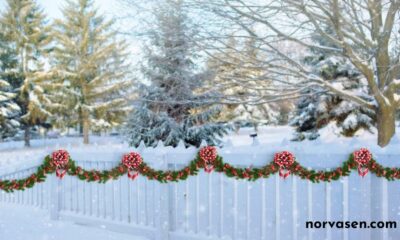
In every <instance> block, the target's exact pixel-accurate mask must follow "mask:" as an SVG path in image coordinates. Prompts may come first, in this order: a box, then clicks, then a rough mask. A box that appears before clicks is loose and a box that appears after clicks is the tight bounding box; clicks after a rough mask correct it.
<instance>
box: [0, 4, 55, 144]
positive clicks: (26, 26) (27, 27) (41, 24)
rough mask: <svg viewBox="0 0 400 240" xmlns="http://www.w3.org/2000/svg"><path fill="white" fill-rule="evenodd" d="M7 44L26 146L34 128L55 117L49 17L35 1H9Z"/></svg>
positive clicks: (3, 22)
mask: <svg viewBox="0 0 400 240" xmlns="http://www.w3.org/2000/svg"><path fill="white" fill-rule="evenodd" d="M0 25H1V29H2V32H3V35H4V38H5V42H6V44H7V45H8V46H9V47H10V51H9V53H11V54H13V57H12V58H13V59H14V60H15V62H14V64H15V65H14V66H13V68H14V70H13V71H12V73H11V74H12V75H13V76H9V77H10V78H8V79H7V81H8V83H9V84H10V85H11V87H12V89H13V90H14V91H15V93H16V94H17V98H16V102H17V104H18V106H19V108H20V109H21V117H20V119H21V123H22V127H23V128H24V130H25V146H30V131H31V127H32V126H35V125H38V124H42V123H44V121H46V119H47V118H48V117H49V116H51V112H50V110H51V108H52V107H55V106H53V105H52V99H51V94H50V92H51V88H52V81H51V76H50V75H49V72H47V71H46V69H45V62H46V61H45V56H46V55H47V53H48V52H49V51H50V50H51V48H50V47H51V36H50V28H49V25H48V24H47V21H46V16H45V14H44V13H43V11H42V10H41V9H40V8H39V6H38V5H37V3H36V1H34V0H7V6H6V10H5V11H4V12H3V13H2V16H1V19H0Z"/></svg>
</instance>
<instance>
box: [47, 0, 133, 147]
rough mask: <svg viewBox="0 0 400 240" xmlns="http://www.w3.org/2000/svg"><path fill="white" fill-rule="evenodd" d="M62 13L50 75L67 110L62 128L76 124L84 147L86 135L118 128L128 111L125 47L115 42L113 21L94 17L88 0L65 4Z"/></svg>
mask: <svg viewBox="0 0 400 240" xmlns="http://www.w3.org/2000/svg"><path fill="white" fill-rule="evenodd" d="M62 12H63V15H64V19H62V20H57V21H56V26H55V31H54V35H55V39H56V48H55V50H54V65H55V68H54V72H56V73H57V75H58V80H59V81H60V83H62V85H63V88H62V89H60V91H59V92H60V96H59V99H60V100H61V101H62V102H63V103H64V105H65V109H64V111H63V112H62V113H61V114H59V117H60V118H62V119H64V124H66V125H74V124H80V125H81V126H82V128H83V137H84V140H83V141H84V143H85V144H87V143H89V132H90V130H95V131H99V130H102V129H104V128H106V129H109V128H112V127H115V126H117V125H119V124H120V123H121V122H122V121H123V119H124V117H125V116H126V115H127V112H128V110H129V108H127V105H126V100H125V97H124V95H125V94H126V93H127V89H129V87H130V81H128V80H126V75H127V64H126V53H125V52H124V49H125V48H126V44H125V43H124V42H123V41H119V40H117V36H116V32H115V31H114V30H112V27H113V21H109V20H107V19H105V17H104V16H102V15H101V14H99V13H98V10H97V9H96V8H95V7H94V5H93V1H92V0H74V1H67V5H66V7H65V8H64V9H63V11H62Z"/></svg>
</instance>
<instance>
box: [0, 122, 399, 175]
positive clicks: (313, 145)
mask: <svg viewBox="0 0 400 240" xmlns="http://www.w3.org/2000/svg"><path fill="white" fill-rule="evenodd" d="M398 125H399V124H398ZM293 132H294V131H293V128H292V127H288V126H264V127H260V128H259V129H258V133H257V134H258V136H257V138H256V141H257V142H258V144H259V145H260V146H268V147H270V148H275V149H276V150H277V151H278V150H284V149H288V150H295V151H297V152H299V151H301V152H310V151H312V152H323V153H326V152H331V153H337V152H349V153H350V152H352V151H353V150H354V149H355V148H358V147H368V148H369V149H370V150H371V151H373V152H374V153H388V152H390V153H400V127H398V128H397V133H396V135H395V136H394V137H393V139H392V141H391V143H390V144H389V145H388V146H387V147H385V148H380V147H379V146H377V145H376V135H375V134H373V133H370V132H366V131H361V132H359V133H358V134H357V135H356V136H355V137H352V138H346V137H343V136H340V134H339V132H338V131H337V129H336V128H335V126H334V124H331V125H328V126H327V127H325V128H324V129H322V130H321V131H320V135H321V136H320V137H319V138H318V139H316V140H314V141H309V140H305V141H301V142H293V141H291V140H290V139H292V137H293ZM251 133H254V129H253V128H241V129H240V131H239V132H238V133H235V132H231V133H230V134H229V135H227V136H225V137H224V138H223V139H222V141H223V144H224V145H225V146H231V145H233V146H249V145H252V144H253V139H252V138H251V137H250V136H249V135H250V134H251ZM90 141H91V144H89V145H83V144H82V142H83V139H82V138H79V137H60V138H57V139H36V140H32V141H31V145H32V147H31V148H25V147H24V144H23V142H22V141H19V142H3V143H0V168H1V167H4V166H8V165H10V164H11V165H12V164H13V163H15V161H18V162H19V163H21V162H26V161H28V162H29V161H30V158H29V156H32V155H38V154H39V155H43V156H45V155H47V154H48V153H50V152H52V151H53V150H55V149H60V148H63V149H67V150H68V149H71V148H74V149H80V150H83V151H84V150H85V149H88V150H89V149H93V148H98V147H100V148H102V147H107V148H117V149H120V148H128V147H129V146H128V143H127V142H126V141H125V140H124V138H123V137H121V136H112V137H109V136H103V137H100V136H91V139H90ZM327 146H329V147H327Z"/></svg>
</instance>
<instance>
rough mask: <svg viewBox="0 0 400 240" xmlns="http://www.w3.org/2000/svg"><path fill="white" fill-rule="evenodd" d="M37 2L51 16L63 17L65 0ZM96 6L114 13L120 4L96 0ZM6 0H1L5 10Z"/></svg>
mask: <svg viewBox="0 0 400 240" xmlns="http://www.w3.org/2000/svg"><path fill="white" fill-rule="evenodd" d="M36 1H37V3H39V4H40V6H41V7H42V8H43V9H44V10H45V12H46V14H47V15H48V16H49V17H50V18H61V17H62V15H61V11H60V9H61V7H62V6H63V5H64V3H65V1H64V0H36ZM94 2H95V4H96V6H98V7H99V9H100V10H101V11H102V12H103V13H106V14H113V13H115V12H116V11H117V9H118V5H117V4H116V3H117V1H116V0H94ZM5 3H6V0H0V9H1V10H4V6H5Z"/></svg>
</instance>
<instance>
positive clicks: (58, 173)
mask: <svg viewBox="0 0 400 240" xmlns="http://www.w3.org/2000/svg"><path fill="white" fill-rule="evenodd" d="M66 173H67V170H65V169H63V168H57V169H56V176H57V177H58V178H60V179H63V177H64V176H65V174H66Z"/></svg>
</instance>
